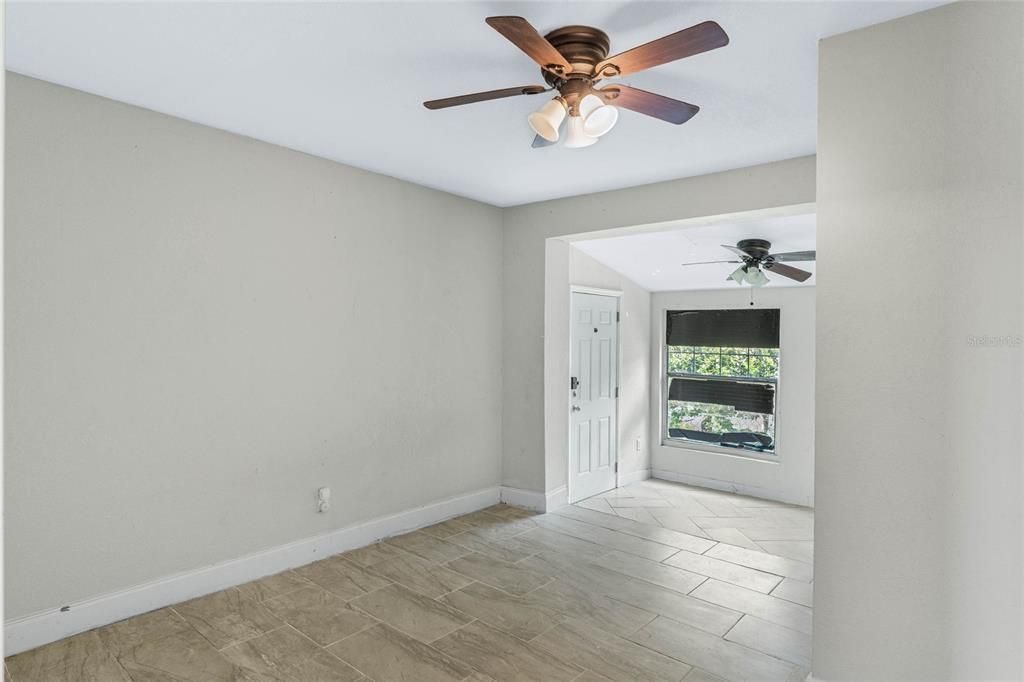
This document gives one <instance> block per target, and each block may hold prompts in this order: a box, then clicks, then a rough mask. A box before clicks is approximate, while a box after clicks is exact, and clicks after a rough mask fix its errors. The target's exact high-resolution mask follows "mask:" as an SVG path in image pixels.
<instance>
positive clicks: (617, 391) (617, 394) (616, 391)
mask: <svg viewBox="0 0 1024 682" xmlns="http://www.w3.org/2000/svg"><path fill="white" fill-rule="evenodd" d="M615 397H616V398H618V397H619V387H618V386H616V387H615Z"/></svg>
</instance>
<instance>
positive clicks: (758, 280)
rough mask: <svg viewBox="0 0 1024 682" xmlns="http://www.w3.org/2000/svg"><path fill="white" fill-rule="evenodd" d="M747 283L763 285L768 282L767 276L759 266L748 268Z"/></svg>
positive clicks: (753, 285)
mask: <svg viewBox="0 0 1024 682" xmlns="http://www.w3.org/2000/svg"><path fill="white" fill-rule="evenodd" d="M747 284H749V285H750V286H752V287H763V286H764V285H765V284H768V276H767V275H765V274H764V272H763V271H762V270H761V268H758V267H753V268H750V269H749V270H747Z"/></svg>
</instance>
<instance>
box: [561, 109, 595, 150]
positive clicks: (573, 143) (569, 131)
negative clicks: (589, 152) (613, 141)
mask: <svg viewBox="0 0 1024 682" xmlns="http://www.w3.org/2000/svg"><path fill="white" fill-rule="evenodd" d="M596 142H597V138H596V137H591V136H590V135H587V134H586V133H585V132H583V118H582V117H580V116H570V117H569V124H568V127H567V128H566V135H565V146H566V147H568V148H569V149H580V148H581V147H589V146H590V145H592V144H594V143H596Z"/></svg>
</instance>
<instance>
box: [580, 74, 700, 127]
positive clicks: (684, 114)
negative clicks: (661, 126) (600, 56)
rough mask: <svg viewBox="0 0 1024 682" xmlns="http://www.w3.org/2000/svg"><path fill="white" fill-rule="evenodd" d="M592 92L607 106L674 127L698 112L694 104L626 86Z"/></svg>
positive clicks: (698, 108)
mask: <svg viewBox="0 0 1024 682" xmlns="http://www.w3.org/2000/svg"><path fill="white" fill-rule="evenodd" d="M594 92H595V93H597V94H598V95H600V96H601V99H603V100H604V101H605V102H606V103H608V104H613V105H615V106H617V107H622V108H623V109H629V110H631V111H635V112H637V113H638V114H646V115H647V116H653V117H654V118H660V119H661V120H662V121H668V122H669V123H674V124H676V125H679V124H680V123H686V122H687V121H689V120H690V119H691V118H693V117H694V116H695V115H696V114H697V112H698V111H700V107H698V106H697V105H695V104H689V103H687V102H682V101H680V100H678V99H672V98H671V97H665V96H664V95H657V94H655V93H653V92H647V91H646V90H640V89H637V88H631V87H629V86H628V85H618V84H615V85H610V86H608V87H606V88H602V89H601V90H594Z"/></svg>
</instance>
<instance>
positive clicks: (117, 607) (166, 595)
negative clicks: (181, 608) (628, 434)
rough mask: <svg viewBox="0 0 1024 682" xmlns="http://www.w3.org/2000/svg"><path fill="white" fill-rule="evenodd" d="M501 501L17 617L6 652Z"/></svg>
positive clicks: (429, 513) (432, 511)
mask: <svg viewBox="0 0 1024 682" xmlns="http://www.w3.org/2000/svg"><path fill="white" fill-rule="evenodd" d="M501 497H502V491H501V489H500V488H498V487H497V486H495V487H492V488H484V489H483V490H477V491H475V492H472V493H467V494H465V495H459V496H456V497H451V498H448V499H444V500H440V501H438V502H433V503H431V504H428V505H424V506H422V507H416V508H414V509H409V510H406V511H403V512H399V513H397V514H391V515H389V516H383V517H380V518H377V519H373V520H370V521H365V522H363V523H359V524H355V525H352V526H347V527H345V528H340V529H338V530H334V531H331V532H329V533H325V534H323V535H317V536H314V537H311V538H305V539H303V540H297V541H295V542H291V543H288V544H286V545H280V546H278V547H271V548H270V549H266V550H263V551H260V552H256V553H254V554H249V555H246V556H243V557H239V558H237V559H231V560H228V561H224V562H221V563H218V564H213V565H212V566H204V567H202V568H197V569H194V570H191V571H185V572H183V573H177V574H175V575H170V576H166V577H164V578H160V579H157V580H154V581H152V582H148V583H143V584H142V585H136V586H134V587H129V588H128V589H125V590H119V591H117V592H111V593H108V594H104V595H99V596H96V597H92V598H90V599H84V600H82V601H78V602H74V603H71V604H69V605H67V606H65V607H62V608H61V609H51V610H48V611H43V612H40V613H36V614H33V615H30V616H24V617H22V618H16V619H12V620H9V621H7V622H5V623H4V654H5V655H8V656H9V655H11V654H16V653H19V652H22V651H27V650H29V649H34V648H36V647H38V646H42V645H43V644H49V643H50V642H55V641H57V640H58V639H63V638H64V637H69V636H71V635H75V634H78V633H79V632H85V631H86V630H91V629H93V628H97V627H100V626H102V625H107V624H109V623H114V622H116V621H119V620H123V619H125V618H130V617H131V616H136V615H138V614H140V613H146V612H147V611H152V610H154V609H159V608H163V607H164V606H169V605H171V604H177V603H178V602H182V601H185V600H187V599H194V598H195V597H200V596H202V595H204V594H210V593H211V592H216V591H218V590H223V589H225V588H228V587H231V586H232V585H240V584H242V583H246V582H249V581H250V580H256V579H257V578H262V577H263V576H267V575H271V574H272V573H279V572H281V571H285V570H288V569H289V568H296V567H298V566H304V565H305V564H308V563H312V562H313V561H317V560H319V559H322V558H324V557H328V556H331V555H333V554H338V553H340V552H347V551H349V550H352V549H356V548H357V547H363V546H364V545H368V544H370V543H372V542H376V541H377V540H380V539H381V538H385V537H389V536H392V535H397V534H398V533H402V532H405V531H410V530H415V529H417V528H422V527H423V526H429V525H431V524H434V523H438V522H440V521H444V520H445V519H449V518H451V517H453V516H459V515H461V514H468V513H470V512H473V511H476V510H478V509H483V508H484V507H489V506H491V505H493V504H497V503H498V501H499V499H501ZM541 498H543V495H541ZM62 609H66V610H62Z"/></svg>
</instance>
